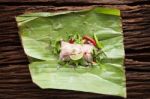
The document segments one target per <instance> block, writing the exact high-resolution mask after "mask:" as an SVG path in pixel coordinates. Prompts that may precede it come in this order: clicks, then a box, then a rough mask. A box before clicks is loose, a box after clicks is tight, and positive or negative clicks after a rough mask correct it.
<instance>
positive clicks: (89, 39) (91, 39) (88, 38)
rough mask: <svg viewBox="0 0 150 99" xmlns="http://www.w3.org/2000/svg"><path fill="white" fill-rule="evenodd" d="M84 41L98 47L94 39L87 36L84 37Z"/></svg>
mask: <svg viewBox="0 0 150 99" xmlns="http://www.w3.org/2000/svg"><path fill="white" fill-rule="evenodd" d="M83 39H85V40H87V41H90V42H91V43H92V44H93V45H94V46H96V41H95V40H94V39H93V38H91V37H89V36H87V35H85V36H83Z"/></svg>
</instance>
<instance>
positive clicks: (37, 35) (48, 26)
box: [16, 7, 126, 97]
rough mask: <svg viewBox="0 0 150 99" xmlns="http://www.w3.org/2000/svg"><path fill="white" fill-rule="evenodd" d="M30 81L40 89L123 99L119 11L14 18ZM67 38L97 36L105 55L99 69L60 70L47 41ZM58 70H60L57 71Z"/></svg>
mask: <svg viewBox="0 0 150 99" xmlns="http://www.w3.org/2000/svg"><path fill="white" fill-rule="evenodd" d="M16 20H17V23H18V27H19V35H20V37H21V40H22V45H23V47H24V51H25V53H26V55H27V56H28V57H29V60H30V64H29V69H30V73H31V77H32V80H33V82H34V83H35V84H37V85H38V86H39V87H40V88H42V89H46V88H52V89H65V90H77V91H84V92H92V93H100V94H108V95H116V96H121V97H126V83H125V82H126V81H125V70H124V67H123V65H124V56H125V55H124V45H123V33H122V27H121V26H122V24H121V17H120V11H119V10H117V9H109V8H100V7H96V8H92V9H88V10H80V11H63V12H55V13H50V12H39V13H27V14H23V15H20V16H17V17H16ZM68 33H69V34H74V33H79V34H80V35H85V34H87V35H91V36H92V35H93V33H95V34H96V36H97V37H98V41H99V42H101V43H102V45H103V48H102V50H103V51H104V53H105V54H106V55H100V56H99V57H101V60H100V61H99V65H98V66H93V67H83V66H78V67H76V68H72V67H66V66H60V65H59V64H58V56H57V55H54V54H53V52H52V50H51V48H50V39H52V40H54V41H55V40H57V39H58V40H59V39H62V38H63V39H65V38H67V36H68ZM58 67H59V68H58Z"/></svg>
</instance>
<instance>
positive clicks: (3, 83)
mask: <svg viewBox="0 0 150 99" xmlns="http://www.w3.org/2000/svg"><path fill="white" fill-rule="evenodd" d="M110 1H111V2H110ZM12 2H14V3H12ZM15 3H16V4H15ZM47 3H48V4H50V5H51V6H49V5H48V4H47ZM58 4H59V5H58ZM92 5H94V6H95V5H96V6H104V7H111V8H118V9H120V10H121V11H122V22H123V32H124V45H125V52H126V59H125V69H126V76H127V92H128V93H127V94H128V99H150V95H149V91H150V17H149V16H150V5H149V4H148V0H133V1H132V0H126V1H124V0H120V1H119V0H118V1H116V2H114V1H113V0H101V1H100V0H31V1H30V0H21V1H20V0H0V99H68V98H71V99H122V98H120V97H115V96H108V95H99V94H92V93H84V92H77V91H64V90H54V89H50V90H42V89H40V88H39V87H37V86H36V85H35V84H33V83H32V81H31V77H30V74H29V70H28V66H27V64H28V60H27V57H26V55H25V54H24V51H23V48H22V46H21V43H20V39H19V36H18V29H17V24H16V22H15V16H17V15H20V14H22V13H24V12H35V11H36V12H38V11H48V12H49V11H58V10H59V11H62V10H79V9H84V8H88V7H91V6H92Z"/></svg>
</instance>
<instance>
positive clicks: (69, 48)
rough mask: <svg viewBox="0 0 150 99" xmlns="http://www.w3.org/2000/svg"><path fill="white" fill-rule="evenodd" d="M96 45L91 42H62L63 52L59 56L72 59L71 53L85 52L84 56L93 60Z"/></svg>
mask: <svg viewBox="0 0 150 99" xmlns="http://www.w3.org/2000/svg"><path fill="white" fill-rule="evenodd" d="M93 48H94V46H93V45H90V44H70V43H68V42H64V41H62V42H61V52H60V56H59V58H60V59H61V60H63V61H65V60H70V55H71V54H79V53H83V55H84V56H83V58H84V59H85V60H86V61H88V62H92V60H93V59H92V50H93Z"/></svg>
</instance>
